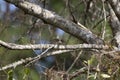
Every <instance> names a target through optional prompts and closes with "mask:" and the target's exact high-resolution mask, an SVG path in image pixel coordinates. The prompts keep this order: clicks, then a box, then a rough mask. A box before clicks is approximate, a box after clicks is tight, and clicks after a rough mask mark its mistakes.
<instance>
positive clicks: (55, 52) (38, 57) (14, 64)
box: [0, 50, 73, 71]
mask: <svg viewBox="0 0 120 80" xmlns="http://www.w3.org/2000/svg"><path fill="white" fill-rule="evenodd" d="M71 51H73V50H58V51H53V52H43V53H44V54H40V55H37V56H35V57H33V58H31V57H29V58H26V59H21V60H19V61H17V62H13V63H11V64H8V65H6V66H3V67H1V68H0V71H3V70H6V69H9V68H15V67H16V66H19V65H22V64H25V63H29V62H31V61H34V60H36V59H41V58H42V57H46V56H51V55H57V54H62V53H67V52H71Z"/></svg>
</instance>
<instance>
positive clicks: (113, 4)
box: [107, 0, 120, 21]
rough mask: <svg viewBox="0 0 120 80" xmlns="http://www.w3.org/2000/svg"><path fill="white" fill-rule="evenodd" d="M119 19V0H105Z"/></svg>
mask: <svg viewBox="0 0 120 80" xmlns="http://www.w3.org/2000/svg"><path fill="white" fill-rule="evenodd" d="M107 1H108V2H109V3H110V5H111V7H112V9H113V11H114V12H115V14H116V16H117V18H118V19H119V21H120V0H107Z"/></svg>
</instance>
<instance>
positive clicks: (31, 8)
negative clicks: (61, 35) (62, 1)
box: [5, 0, 103, 44]
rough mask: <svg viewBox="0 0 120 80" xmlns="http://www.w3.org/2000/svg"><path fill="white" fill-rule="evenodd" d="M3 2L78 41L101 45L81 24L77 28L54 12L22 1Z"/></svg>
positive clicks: (99, 40) (98, 39) (10, 0)
mask: <svg viewBox="0 0 120 80" xmlns="http://www.w3.org/2000/svg"><path fill="white" fill-rule="evenodd" d="M5 1H6V2H9V3H12V4H14V5H15V6H17V7H18V8H20V9H22V10H23V11H24V12H26V13H27V14H30V15H33V16H35V17H37V18H40V19H42V20H44V21H45V22H46V23H48V24H51V25H53V26H55V27H58V28H60V29H62V30H64V31H65V32H67V33H69V34H71V35H73V36H75V37H77V38H78V39H82V40H83V41H85V42H87V43H91V44H94V43H95V44H96V43H97V44H103V40H101V39H100V38H98V37H97V36H96V35H95V34H93V33H92V32H91V31H90V30H88V29H86V28H83V27H82V26H81V25H82V24H80V26H79V25H77V24H75V23H73V22H72V21H69V20H66V19H64V18H62V17H61V16H59V15H57V14H55V13H54V12H51V11H49V10H47V9H44V8H42V7H40V6H38V5H35V4H33V3H30V2H27V1H24V0H5Z"/></svg>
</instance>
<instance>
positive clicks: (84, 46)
mask: <svg viewBox="0 0 120 80" xmlns="http://www.w3.org/2000/svg"><path fill="white" fill-rule="evenodd" d="M0 45H1V46H3V47H5V48H8V49H13V50H23V49H47V48H49V47H51V46H52V47H53V49H57V50H58V49H72V50H73V49H108V48H109V47H108V46H107V45H97V44H76V45H59V44H27V45H19V44H14V43H7V42H4V41H2V40H0Z"/></svg>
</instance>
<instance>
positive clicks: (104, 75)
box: [101, 74, 110, 78]
mask: <svg viewBox="0 0 120 80" xmlns="http://www.w3.org/2000/svg"><path fill="white" fill-rule="evenodd" d="M101 76H102V77H103V78H110V75H108V74H101Z"/></svg>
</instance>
